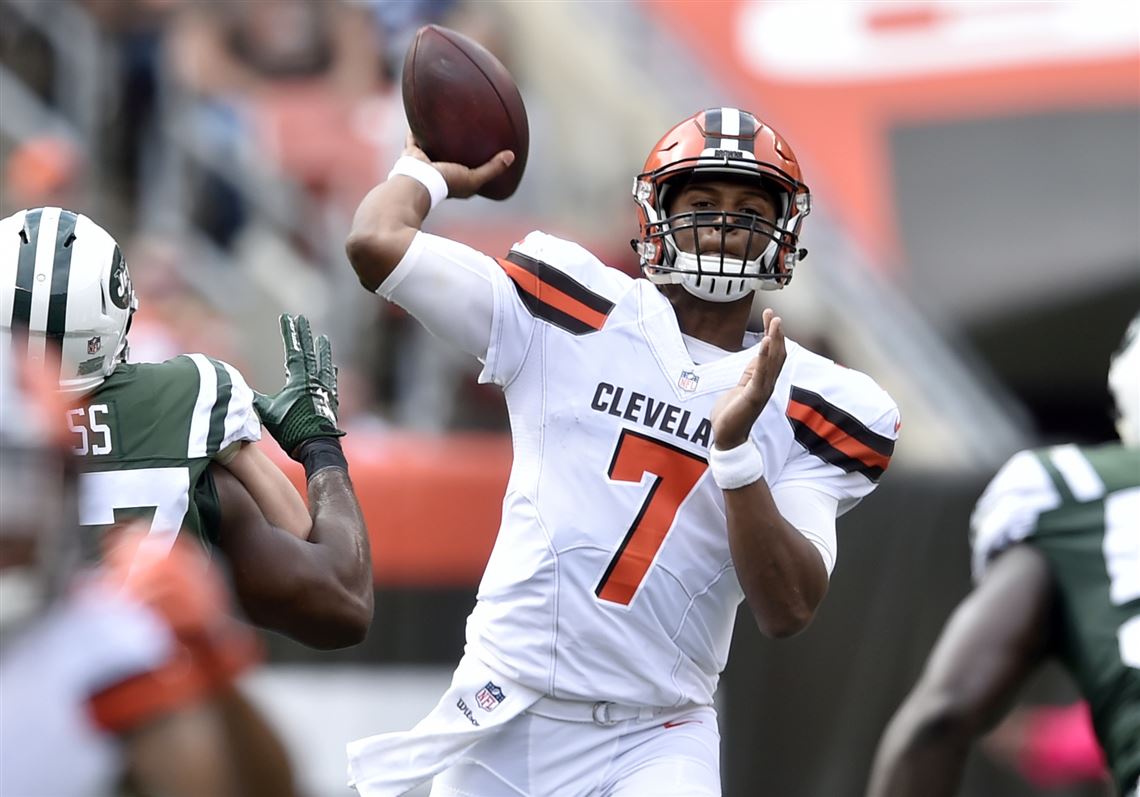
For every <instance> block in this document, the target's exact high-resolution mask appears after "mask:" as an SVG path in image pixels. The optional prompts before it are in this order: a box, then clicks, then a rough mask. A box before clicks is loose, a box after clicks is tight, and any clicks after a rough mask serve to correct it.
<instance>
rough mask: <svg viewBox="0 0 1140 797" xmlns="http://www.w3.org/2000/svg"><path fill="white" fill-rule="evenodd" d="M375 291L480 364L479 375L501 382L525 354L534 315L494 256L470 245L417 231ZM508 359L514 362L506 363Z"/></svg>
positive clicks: (504, 380) (511, 372)
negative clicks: (397, 261) (410, 243)
mask: <svg viewBox="0 0 1140 797" xmlns="http://www.w3.org/2000/svg"><path fill="white" fill-rule="evenodd" d="M376 293H377V294H379V295H380V296H382V297H384V298H385V299H388V300H390V301H392V302H394V303H395V304H397V305H399V306H400V307H402V308H404V309H405V310H407V311H408V312H409V313H411V315H412V316H413V317H414V318H415V319H416V320H417V321H419V322H420V323H421V324H423V325H424V327H425V328H426V329H427V330H428V331H429V332H431V333H432V334H433V335H435V336H437V337H439V338H441V339H442V340H444V341H447V342H448V343H450V344H452V345H453V346H456V347H457V348H459V349H461V350H462V351H465V352H467V353H468V354H472V355H474V356H475V357H477V358H478V359H479V361H480V362H482V363H483V364H484V368H483V372H482V373H481V374H480V377H479V379H480V381H482V382H495V383H496V384H505V382H506V381H508V376H505V375H504V373H503V372H504V371H506V372H508V374H509V375H513V371H514V370H517V363H520V362H521V360H522V357H523V356H524V355H525V350H526V342H527V341H528V340H529V337H530V333H531V331H532V330H533V326H534V319H533V318H532V317H530V316H529V315H528V314H526V313H525V312H519V310H520V309H521V308H522V305H521V302H519V300H518V297H517V294H516V292H515V289H514V286H513V283H511V281H510V279H509V278H508V277H507V276H506V274H505V273H504V272H503V270H502V268H501V267H500V266H499V264H498V262H497V261H496V260H495V259H494V258H492V257H490V256H488V255H486V254H484V253H482V252H479V251H477V250H475V249H472V248H471V247H469V246H467V245H465V244H461V243H458V242H456V241H451V240H448V239H447V238H441V237H439V236H436V235H430V234H428V233H424V232H420V233H417V234H416V237H415V238H413V239H412V245H411V246H410V247H408V251H407V252H406V253H405V254H404V257H403V259H402V260H401V261H400V262H399V264H397V266H396V268H395V269H394V270H393V271H392V273H391V274H389V275H388V278H387V279H386V280H384V282H383V283H382V284H381V285H380V287H379V288H377V289H376ZM508 360H509V361H512V362H514V363H515V364H516V365H515V367H514V368H512V367H510V366H507V365H506V361H508Z"/></svg>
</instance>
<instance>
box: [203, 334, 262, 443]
mask: <svg viewBox="0 0 1140 797" xmlns="http://www.w3.org/2000/svg"><path fill="white" fill-rule="evenodd" d="M187 356H188V357H189V358H190V359H191V360H192V361H193V362H194V365H195V367H196V368H197V369H198V398H197V400H196V401H195V403H194V414H193V417H192V418H191V421H190V437H189V441H188V444H187V451H186V454H187V456H188V457H189V458H191V459H195V458H203V457H214V456H215V455H217V453H218V452H219V451H221V450H222V449H224V448H226V447H227V446H229V445H230V444H231V443H233V442H236V441H238V440H249V441H254V440H259V439H261V426H260V422H259V421H258V418H257V413H256V412H255V411H254V409H253V391H252V390H250V388H249V385H247V384H246V382H245V379H243V378H242V376H241V374H240V373H238V371H237V369H235V368H234V367H233V366H231V365H229V364H227V363H224V362H221V361H220V360H214V359H212V358H210V357H207V356H206V355H204V354H189V355H187Z"/></svg>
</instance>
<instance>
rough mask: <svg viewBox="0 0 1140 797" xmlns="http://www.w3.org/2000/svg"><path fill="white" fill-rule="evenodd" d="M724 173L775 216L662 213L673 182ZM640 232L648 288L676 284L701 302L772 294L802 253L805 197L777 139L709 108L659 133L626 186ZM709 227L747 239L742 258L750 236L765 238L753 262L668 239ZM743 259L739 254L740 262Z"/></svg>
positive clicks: (638, 246) (752, 120) (748, 118)
mask: <svg viewBox="0 0 1140 797" xmlns="http://www.w3.org/2000/svg"><path fill="white" fill-rule="evenodd" d="M697 174H699V175H701V176H704V175H711V176H716V175H724V176H732V177H736V178H738V179H739V178H741V177H744V178H747V179H754V180H756V181H758V182H759V183H760V184H761V185H762V186H763V187H764V188H765V189H766V190H767V191H769V192H770V193H772V194H773V195H774V196H775V197H776V199H777V206H778V207H777V214H778V218H777V219H775V220H774V222H773V220H769V219H764V218H761V217H760V216H756V215H752V214H740V213H727V212H721V211H708V212H706V211H689V212H683V213H677V214H673V215H669V214H668V212H667V210H666V205H665V200H666V195H667V193H668V191H669V190H670V188H671V187H672V186H674V185H675V184H676V183H675V181H677V180H678V178H686V177H692V176H694V175H697ZM633 197H634V201H635V202H636V203H637V212H638V219H639V222H640V228H641V237H640V240H637V241H634V242H633V244H634V249H635V250H636V251H637V253H638V255H639V257H640V258H641V266H642V269H643V271H644V272H645V275H646V277H648V278H649V279H650V280H652V281H653V282H656V283H659V284H662V283H677V284H681V285H683V286H684V287H685V288H686V289H687V290H688V291H689V292H690V293H692V294H694V295H695V296H698V297H699V298H702V299H707V300H709V301H716V302H726V301H734V300H736V299H739V298H741V297H743V296H747V295H748V294H749V293H750V292H752V291H753V290H755V289H756V288H757V287H760V288H763V289H765V290H777V289H779V288H782V287H784V286H785V285H787V284H788V282H790V281H791V279H792V270H793V269H794V268H795V264H796V263H797V262H798V261H799V260H801V259H803V257H804V256H805V255H806V254H807V251H806V250H803V249H800V248H799V247H798V244H799V232H800V224H801V223H802V222H803V218H804V216H806V215H808V213H810V212H811V194H810V192H809V191H808V187H807V185H805V184H804V182H803V177H802V175H801V173H800V165H799V162H798V161H797V160H796V156H795V154H794V153H793V152H792V148H791V147H790V146H789V145H788V142H787V141H785V140H784V138H783V137H782V136H781V135H780V134H779V133H777V132H776V131H775V130H773V129H772V128H771V127H769V126H768V125H766V124H764V123H763V122H762V121H760V120H759V119H757V118H756V117H755V116H754V115H752V114H751V113H749V112H748V111H744V110H740V109H739V108H709V109H706V110H704V111H701V112H700V113H697V114H694V115H693V116H690V117H689V118H688V119H685V120H684V121H683V122H681V123H680V124H678V125H676V126H675V127H673V129H671V130H670V131H669V132H668V133H666V134H665V135H664V136H663V137H662V139H661V140H660V141H658V142H657V144H656V145H655V146H654V147H653V149H652V150H651V151H650V153H649V157H648V158H647V159H646V161H645V168H644V170H643V171H642V172H641V174H639V175H638V176H637V178H636V179H635V180H634V184H633ZM703 227H713V228H716V229H718V230H719V231H720V234H721V236H722V241H723V236H725V235H726V234H727V232H728V231H729V230H745V231H747V233H748V235H749V239H748V244H747V245H746V246H745V252H751V251H754V250H753V247H752V238H751V236H759V237H760V238H761V241H763V240H765V239H766V240H767V242H768V243H767V245H766V246H764V247H763V250H762V252H761V253H760V255H759V256H757V257H755V258H753V259H750V260H749V259H739V258H735V257H732V256H730V255H727V254H725V253H724V251H723V247H722V251H721V253H720V255H719V256H716V255H712V254H710V253H705V254H703V255H702V254H701V253H700V252H699V251H698V252H695V253H690V252H684V251H682V250H681V248H680V247H679V246H678V245H677V242H676V239H675V238H674V234H675V233H676V232H679V231H683V230H691V231H692V232H693V233H694V235H695V233H696V232H697V230H698V229H699V228H703ZM746 257H747V256H746Z"/></svg>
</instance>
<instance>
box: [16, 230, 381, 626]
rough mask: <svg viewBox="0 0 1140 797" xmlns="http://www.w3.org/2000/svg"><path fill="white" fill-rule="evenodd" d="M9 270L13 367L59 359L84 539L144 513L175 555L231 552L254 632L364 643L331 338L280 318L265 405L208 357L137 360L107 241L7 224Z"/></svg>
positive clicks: (360, 560)
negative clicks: (284, 468)
mask: <svg viewBox="0 0 1140 797" xmlns="http://www.w3.org/2000/svg"><path fill="white" fill-rule="evenodd" d="M0 273H2V275H3V286H4V291H3V293H2V294H0V303H2V304H0V322H2V325H3V327H4V328H5V329H13V330H15V333H16V334H15V335H14V337H13V342H14V344H15V345H17V346H18V350H17V352H16V354H17V356H22V357H23V358H25V359H27V361H29V362H32V363H40V364H44V363H48V362H50V363H51V364H52V365H51V367H53V368H57V369H58V381H59V388H60V390H61V391H62V392H63V393H64V395H65V396H67V398H68V400H69V401H70V402H71V406H70V407H69V408H68V410H67V425H68V427H69V428H70V430H71V432H72V434H73V439H74V449H75V452H76V454H77V455H78V456H79V457H80V469H81V471H82V473H83V476H82V478H81V481H80V505H79V514H80V522H81V524H82V525H83V526H85V527H94V529H96V530H97V531H93V532H92V533H90V534H88V535H87V537H88V539H89V540H92V541H95V540H97V539H98V537H99V536H100V535H101V534H102V533H104V532H105V530H107V529H109V528H112V527H114V526H115V525H116V524H118V523H120V522H122V521H123V520H125V519H127V518H130V517H139V516H147V522H148V524H149V531H150V534H151V536H153V537H154V538H155V539H156V540H160V541H163V542H164V544H166V545H167V546H170V545H172V544H173V542H174V540H175V538H176V537H177V536H178V535H179V534H180V533H186V534H189V535H192V536H195V537H197V538H198V539H199V540H200V541H201V542H202V543H203V544H204V545H206V544H213V545H216V546H217V547H218V548H219V549H221V550H222V552H223V553H225V555H226V557H227V559H228V561H229V564H230V567H231V570H232V576H233V581H234V586H235V590H236V592H237V595H238V598H239V600H240V602H241V606H242V608H243V609H244V610H245V612H246V613H247V615H248V616H249V617H250V619H252V620H253V621H254V622H255V623H257V624H258V625H261V626H264V627H266V628H269V629H272V630H275V631H280V632H282V633H285V634H288V635H289V636H291V637H293V638H294V639H296V640H298V641H300V642H303V643H305V644H308V645H312V646H315V647H322V648H332V647H343V646H346V645H351V644H355V643H357V642H359V641H360V640H362V639H363V638H364V636H365V634H366V633H367V629H368V626H369V624H370V622H371V619H372V601H373V592H372V577H371V576H372V571H371V560H370V555H369V543H368V535H367V531H366V529H365V526H364V521H363V517H362V516H361V513H360V508H359V506H358V505H357V501H356V496H355V494H354V492H353V488H352V484H351V482H350V481H349V478H348V466H347V463H346V461H345V458H344V454H343V453H342V451H341V446H340V442H339V440H338V439H337V438H338V437H340V436H341V435H343V434H344V433H343V432H342V431H340V430H339V429H338V428H337V427H336V410H337V388H336V369H335V366H334V365H333V362H332V352H331V349H330V347H329V343H328V339H327V338H325V337H324V336H321V337H320V338H319V339H317V340H316V341H314V339H313V337H312V333H311V332H310V330H309V324H308V321H307V320H306V319H305V318H304V317H303V316H298V317H288V316H282V318H281V333H282V337H283V340H284V344H285V351H286V366H287V370H288V381H287V382H286V384H285V386H284V388H282V389H281V391H279V392H278V393H276V394H274V395H271V396H263V395H260V394H255V393H254V392H253V391H252V390H251V389H250V388H249V386H248V385H247V384H246V382H245V380H244V379H243V378H242V376H241V374H240V373H239V372H238V371H237V370H236V369H235V368H233V367H232V366H230V365H229V364H228V363H224V362H221V361H220V360H215V359H213V358H210V357H207V356H206V355H203V354H187V355H183V356H180V357H174V358H172V359H170V360H167V361H166V362H163V363H156V364H152V363H139V364H134V363H130V362H128V361H127V359H128V348H127V332H128V330H129V329H130V323H131V316H132V315H133V313H134V311H135V309H136V308H137V307H138V299H137V297H136V296H135V293H134V290H133V288H132V286H131V279H130V274H129V271H128V269H127V264H126V261H125V260H124V259H123V256H122V253H121V250H120V248H119V246H118V244H117V243H116V242H115V240H114V239H113V238H112V237H111V236H110V235H109V234H108V233H107V232H106V231H105V230H103V229H102V228H101V227H99V226H98V225H97V224H95V222H93V221H92V220H91V219H89V218H88V217H86V216H83V215H81V214H77V213H74V212H72V211H68V210H61V209H60V208H34V209H31V210H26V211H20V212H18V213H16V214H14V215H12V216H9V217H8V218H6V219H3V220H2V221H0ZM53 378H54V377H53ZM259 416H260V418H259ZM262 423H264V425H265V428H266V429H267V430H268V431H269V433H270V434H271V435H272V436H273V437H274V439H275V440H276V441H277V443H278V444H279V445H280V446H281V447H282V449H283V450H284V451H285V452H286V453H287V454H289V456H291V457H292V458H293V459H295V460H297V461H299V462H301V464H302V465H303V466H304V468H305V473H306V476H307V477H308V491H309V505H310V507H311V509H306V507H305V503H304V501H302V500H301V497H300V496H299V495H298V494H297V492H296V490H295V489H294V488H293V486H292V484H291V483H290V482H289V481H288V480H287V479H286V477H285V475H284V474H283V473H282V472H281V471H280V469H279V468H278V467H277V466H276V465H275V464H274V463H273V462H272V461H271V460H270V459H269V458H268V457H267V456H266V455H265V454H264V452H262V451H261V450H260V449H259V448H258V447H257V446H253V445H250V443H252V442H255V441H257V440H258V439H259V438H260V436H261V424H262Z"/></svg>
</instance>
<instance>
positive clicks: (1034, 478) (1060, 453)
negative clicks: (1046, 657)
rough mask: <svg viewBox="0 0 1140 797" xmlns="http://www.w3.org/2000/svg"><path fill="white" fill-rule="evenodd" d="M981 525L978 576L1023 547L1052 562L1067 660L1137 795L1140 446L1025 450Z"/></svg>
mask: <svg viewBox="0 0 1140 797" xmlns="http://www.w3.org/2000/svg"><path fill="white" fill-rule="evenodd" d="M972 525H973V532H974V567H975V574H976V575H979V576H980V575H981V573H982V571H984V568H985V566H986V563H987V562H988V561H989V560H990V559H991V558H992V557H993V556H995V555H996V554H998V553H999V552H1001V551H1002V550H1005V549H1006V548H1008V547H1009V546H1011V545H1014V544H1017V543H1022V544H1026V545H1032V546H1033V547H1034V548H1037V549H1038V550H1039V551H1041V553H1042V554H1044V556H1045V557H1046V559H1047V560H1048V562H1049V567H1050V570H1051V572H1052V575H1053V579H1054V582H1055V584H1056V593H1057V601H1058V611H1057V614H1056V617H1057V621H1056V622H1057V624H1058V627H1057V628H1056V632H1057V633H1056V634H1055V637H1056V639H1057V644H1058V648H1057V655H1058V656H1059V658H1060V659H1061V661H1062V662H1063V663H1064V664H1065V666H1066V667H1067V668H1068V669H1069V671H1070V672H1071V673H1072V675H1073V677H1074V679H1075V680H1076V681H1077V684H1078V686H1079V687H1080V689H1081V693H1082V694H1083V695H1084V697H1085V699H1086V700H1087V701H1088V703H1089V707H1090V708H1091V710H1092V716H1093V724H1094V726H1095V727H1096V733H1097V738H1098V739H1099V740H1100V743H1101V746H1102V747H1103V748H1104V752H1105V755H1106V757H1107V759H1108V763H1109V767H1110V768H1111V770H1112V774H1113V778H1114V779H1115V780H1116V783H1117V787H1118V788H1119V790H1120V793H1121V794H1124V793H1127V792H1128V791H1129V790H1130V789H1132V788H1133V787H1134V786H1135V784H1136V781H1137V778H1140V449H1136V448H1128V447H1125V446H1122V445H1119V444H1114V445H1104V446H1096V447H1082V446H1075V445H1067V446H1057V447H1053V448H1046V449H1040V450H1037V451H1023V452H1021V453H1020V454H1017V455H1016V456H1014V457H1013V458H1012V459H1011V460H1010V461H1009V462H1008V463H1006V465H1005V467H1003V468H1002V470H1001V471H1000V472H999V473H998V475H997V476H995V477H994V480H993V481H992V482H991V483H990V486H989V487H988V488H987V489H986V491H985V493H984V494H983V495H982V497H981V499H980V500H979V501H978V506H977V509H976V510H975V512H974V517H973V520H972Z"/></svg>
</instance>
